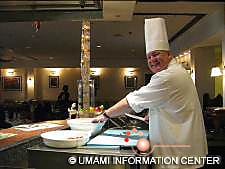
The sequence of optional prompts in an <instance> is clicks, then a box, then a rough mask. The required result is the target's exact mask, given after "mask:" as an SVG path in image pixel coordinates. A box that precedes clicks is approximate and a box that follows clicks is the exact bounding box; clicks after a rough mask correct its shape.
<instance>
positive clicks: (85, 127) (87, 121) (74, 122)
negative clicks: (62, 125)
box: [67, 118, 104, 136]
mask: <svg viewBox="0 0 225 169" xmlns="http://www.w3.org/2000/svg"><path fill="white" fill-rule="evenodd" d="M92 120H93V118H78V119H70V120H67V124H68V125H69V126H70V128H71V129H72V130H75V131H84V132H89V133H90V134H91V135H92V136H93V135H96V134H98V133H99V132H100V131H101V129H102V127H103V125H104V122H101V123H100V122H99V123H92Z"/></svg>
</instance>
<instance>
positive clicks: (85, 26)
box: [80, 20, 90, 112]
mask: <svg viewBox="0 0 225 169" xmlns="http://www.w3.org/2000/svg"><path fill="white" fill-rule="evenodd" d="M80 66H81V79H82V84H83V110H84V112H87V111H89V107H90V91H89V90H90V89H89V79H90V22H89V21H87V20H83V21H82V35H81V63H80Z"/></svg>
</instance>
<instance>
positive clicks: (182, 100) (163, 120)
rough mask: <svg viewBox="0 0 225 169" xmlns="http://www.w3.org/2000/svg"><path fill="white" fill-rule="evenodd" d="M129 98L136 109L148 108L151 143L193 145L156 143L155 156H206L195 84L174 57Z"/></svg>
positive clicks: (200, 111) (203, 128)
mask: <svg viewBox="0 0 225 169" xmlns="http://www.w3.org/2000/svg"><path fill="white" fill-rule="evenodd" d="M126 98H127V101H128V103H129V105H130V107H131V108H132V109H133V110H134V111H135V112H140V111H142V110H143V109H146V108H148V109H149V135H150V144H151V147H153V145H190V147H186V148H181V147H172V146H171V147H167V148H165V147H164V148H163V147H156V148H155V149H154V151H153V156H179V157H182V156H185V157H188V156H201V157H204V156H206V154H208V148H207V141H206V134H205V127H204V121H203V116H202V110H201V106H200V103H199V99H198V94H197V91H196V88H195V86H194V83H193V81H192V79H191V77H190V75H189V74H188V73H187V71H186V70H185V69H184V68H183V67H182V66H181V65H179V64H177V63H176V61H175V60H174V59H173V60H171V62H170V64H169V65H168V68H167V69H165V70H163V71H160V72H158V73H156V74H154V75H153V76H152V78H151V80H150V82H149V83H148V84H147V85H146V86H143V87H141V88H140V89H139V90H137V91H134V92H132V93H129V94H128V95H127V96H126ZM176 167H180V168H183V167H184V166H176ZM187 167H188V166H185V168H187ZM195 167H196V166H195Z"/></svg>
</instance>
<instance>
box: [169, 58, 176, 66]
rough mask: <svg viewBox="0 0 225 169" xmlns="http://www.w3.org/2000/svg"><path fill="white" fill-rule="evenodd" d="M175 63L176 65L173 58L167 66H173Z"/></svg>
mask: <svg viewBox="0 0 225 169" xmlns="http://www.w3.org/2000/svg"><path fill="white" fill-rule="evenodd" d="M175 63H176V60H175V58H172V60H171V61H170V63H169V64H168V66H170V65H173V64H175Z"/></svg>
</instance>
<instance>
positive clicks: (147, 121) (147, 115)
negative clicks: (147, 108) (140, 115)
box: [144, 114, 149, 123]
mask: <svg viewBox="0 0 225 169" xmlns="http://www.w3.org/2000/svg"><path fill="white" fill-rule="evenodd" d="M144 118H145V123H149V114H146V115H145V117H144Z"/></svg>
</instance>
